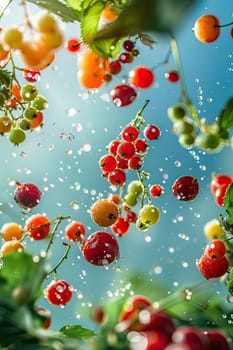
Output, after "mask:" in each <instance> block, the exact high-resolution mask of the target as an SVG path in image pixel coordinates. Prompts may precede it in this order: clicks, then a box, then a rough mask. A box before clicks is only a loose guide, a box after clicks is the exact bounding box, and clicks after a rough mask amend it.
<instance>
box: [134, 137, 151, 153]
mask: <svg viewBox="0 0 233 350" xmlns="http://www.w3.org/2000/svg"><path fill="white" fill-rule="evenodd" d="M148 147H149V145H148V143H147V142H146V140H144V139H140V138H139V139H137V140H136V141H135V149H136V152H137V153H145V152H146V151H147V148H148Z"/></svg>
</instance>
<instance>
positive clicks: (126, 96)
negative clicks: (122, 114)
mask: <svg viewBox="0 0 233 350" xmlns="http://www.w3.org/2000/svg"><path fill="white" fill-rule="evenodd" d="M110 95H111V98H112V102H113V103H114V105H115V106H117V107H125V106H128V105H130V104H131V103H132V102H133V101H134V100H135V99H136V97H137V93H136V91H135V90H134V88H132V87H131V86H129V85H126V84H121V85H117V86H115V87H114V88H113V89H112V90H111V92H110Z"/></svg>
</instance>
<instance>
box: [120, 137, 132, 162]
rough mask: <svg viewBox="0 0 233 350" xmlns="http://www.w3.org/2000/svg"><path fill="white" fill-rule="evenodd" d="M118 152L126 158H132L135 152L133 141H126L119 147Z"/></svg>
mask: <svg viewBox="0 0 233 350" xmlns="http://www.w3.org/2000/svg"><path fill="white" fill-rule="evenodd" d="M117 154H118V155H119V156H120V157H121V158H124V159H130V158H132V157H133V156H134V154H135V147H134V145H133V144H132V143H131V142H127V141H124V142H122V143H121V144H120V145H119V146H118V148H117Z"/></svg>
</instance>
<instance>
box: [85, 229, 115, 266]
mask: <svg viewBox="0 0 233 350" xmlns="http://www.w3.org/2000/svg"><path fill="white" fill-rule="evenodd" d="M81 249H82V253H83V256H84V258H85V259H86V260H87V261H88V262H89V263H91V264H93V265H97V266H106V265H109V264H111V263H112V262H113V261H115V260H117V259H118V257H119V246H118V242H117V240H116V238H115V237H113V236H112V235H111V234H110V233H108V232H107V231H96V232H94V233H92V234H91V235H90V236H89V237H88V238H87V239H85V240H84V241H83V243H82V246H81Z"/></svg>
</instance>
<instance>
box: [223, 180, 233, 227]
mask: <svg viewBox="0 0 233 350" xmlns="http://www.w3.org/2000/svg"><path fill="white" fill-rule="evenodd" d="M224 207H225V209H226V212H227V214H228V218H227V223H228V224H230V225H231V224H233V184H231V185H230V186H228V188H227V191H226V194H225V197H224Z"/></svg>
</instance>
